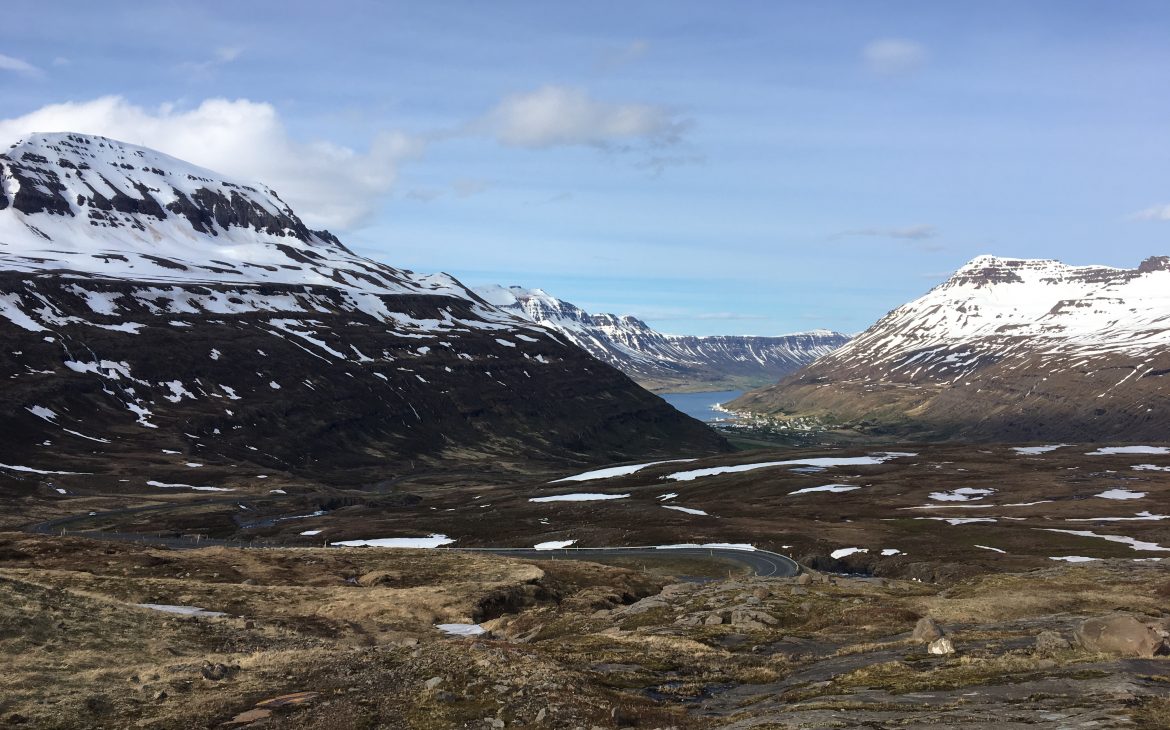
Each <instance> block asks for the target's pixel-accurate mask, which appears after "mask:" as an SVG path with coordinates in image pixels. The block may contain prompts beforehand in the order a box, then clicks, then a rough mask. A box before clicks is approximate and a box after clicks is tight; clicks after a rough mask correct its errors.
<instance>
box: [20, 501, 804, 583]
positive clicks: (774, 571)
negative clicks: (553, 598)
mask: <svg viewBox="0 0 1170 730" xmlns="http://www.w3.org/2000/svg"><path fill="white" fill-rule="evenodd" d="M295 496H296V495H288V496H285V497H283V498H274V499H272V500H271V501H281V499H293V498H295ZM237 500H238V497H219V498H211V499H202V500H196V501H193V502H187V503H184V504H161V505H149V506H144V507H128V508H124V509H117V510H110V511H107V512H97V513H86V514H80V515H70V516H68V517H59V518H56V519H52V520H47V521H45V522H39V523H36V524H33V525H28V526H26V527H25V528H24V531H25V532H31V533H34V534H40V535H56V534H60V535H71V536H74V537H86V538H90V539H92V540H106V541H113V542H136V543H144V544H149V545H158V546H160V547H166V548H171V549H178V550H184V549H194V548H204V547H211V546H213V545H226V546H232V547H258V548H259V547H264V548H274V547H289V548H296V547H304V546H303V545H295V546H294V545H289V546H282V545H277V544H272V543H255V542H251V543H249V542H244V541H237V540H218V539H214V538H211V539H208V538H196V537H193V536H176V535H170V536H161V535H151V534H148V533H146V534H144V533H136V532H118V531H114V530H111V531H105V530H84V529H76V526H78V525H81V524H84V523H86V522H89V521H100V520H103V519H105V520H108V519H110V518H113V517H122V516H131V515H140V514H142V513H144V512H156V511H165V510H171V509H183V508H189V507H192V506H206V505H212V504H219V503H225V504H226V503H232V502H235V501H237ZM442 549H443V550H451V551H455V552H481V553H492V554H494V555H504V556H508V557H514V558H525V559H528V560H552V559H561V560H592V559H594V558H595V557H601V556H607V557H611V556H612V557H636V558H642V559H646V560H667V559H670V558H677V557H690V558H718V559H721V560H724V561H728V562H732V563H737V564H739V565H743V566H746V567H747V568H748V569H749V570H751V571H752V573H753V574H755V575H757V576H760V577H762V578H785V577H791V576H795V575H798V574H799V573H800V565H799V564H797V562H796V561H795V560H793V559H792V558H789V557H787V556H785V555H781V554H779V553H774V552H771V551H768V550H759V549H757V550H740V549H736V548H729V547H719V546H709V547H702V546H695V547H656V546H653V545H644V546H634V547H595V548H559V549H555V550H537V549H535V548H508V547H501V548H478V547H474V548H442Z"/></svg>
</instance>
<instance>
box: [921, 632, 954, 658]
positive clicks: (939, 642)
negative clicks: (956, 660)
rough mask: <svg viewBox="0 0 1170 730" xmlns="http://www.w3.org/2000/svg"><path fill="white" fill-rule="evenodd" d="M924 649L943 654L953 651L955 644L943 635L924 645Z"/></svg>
mask: <svg viewBox="0 0 1170 730" xmlns="http://www.w3.org/2000/svg"><path fill="white" fill-rule="evenodd" d="M926 650H927V651H929V652H930V653H931V654H937V655H939V656H945V655H947V654H954V653H955V645H954V644H953V643H952V642H951V640H950V639H948V638H947V637H945V636H943V637H941V638H938V639H935V640H934V641H932V642H930V646H928V647H926Z"/></svg>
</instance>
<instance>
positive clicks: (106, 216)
mask: <svg viewBox="0 0 1170 730" xmlns="http://www.w3.org/2000/svg"><path fill="white" fill-rule="evenodd" d="M0 268H3V269H6V270H15V271H25V272H33V271H51V270H68V271H74V272H78V273H84V274H94V275H98V276H102V277H106V278H116V279H131V280H136V281H143V280H150V281H185V282H191V281H206V282H219V283H223V282H247V283H260V282H270V283H282V284H309V285H324V286H331V287H340V288H345V289H353V290H359V291H363V292H369V293H442V294H452V295H455V296H460V297H468V296H469V294H468V293H467V291H466V290H464V289H463V287H462V286H460V285H459V284H458V282H456V281H454V280H453V279H451V278H450V277H448V276H445V275H438V276H429V277H428V276H418V275H415V274H412V273H411V272H408V271H403V270H399V269H394V268H392V267H389V266H385V265H383V264H380V263H377V262H374V261H370V260H368V259H365V258H362V257H360V256H356V255H355V254H353V253H352V252H351V251H349V250H348V249H347V248H346V247H345V246H343V245H342V244H341V242H340V241H339V240H338V239H337V238H336V237H335V236H333V235H332V234H330V233H329V232H327V231H313V230H310V229H309V228H308V227H307V226H305V224H304V223H303V222H302V221H301V219H300V218H298V217H297V215H296V213H294V212H293V211H292V209H291V208H289V206H288V205H287V204H285V202H284V201H283V200H281V199H280V197H279V196H278V195H277V194H276V192H275V191H273V190H272V189H270V188H268V187H266V186H264V185H262V184H259V183H252V182H248V181H242V180H234V179H231V178H228V177H225V176H223V175H220V174H218V173H215V172H212V171H210V170H206V169H204V168H201V167H198V166H196V165H192V164H190V163H188V162H184V161H182V160H179V159H176V158H174V157H171V156H169V155H166V154H163V153H161V152H157V151H155V150H151V149H147V148H145V147H138V146H136V145H132V144H127V143H125V142H119V141H116V140H112V139H108V138H105V137H98V136H92V135H83V134H74V133H56V134H34V135H30V136H28V137H26V138H25V139H24V140H22V141H20V142H18V143H17V144H15V145H13V146H12V147H11V148H10V149H8V151H7V152H5V153H4V154H0Z"/></svg>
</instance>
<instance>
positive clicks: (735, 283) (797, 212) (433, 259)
mask: <svg viewBox="0 0 1170 730" xmlns="http://www.w3.org/2000/svg"><path fill="white" fill-rule="evenodd" d="M3 14H4V22H3V23H0V144H10V143H12V142H15V141H16V140H17V139H19V138H20V137H21V136H22V135H24V134H27V133H29V132H33V131H41V132H50V131H76V132H85V133H94V134H104V135H106V136H111V137H115V138H118V139H121V140H123V141H126V142H131V143H137V144H144V145H146V146H150V147H154V148H156V149H159V150H161V151H163V152H166V153H169V154H173V155H175V156H178V157H182V158H184V159H188V160H190V161H191V162H194V163H196V164H200V165H203V166H206V167H209V168H211V169H214V170H217V171H220V172H223V173H225V174H228V175H232V176H235V177H244V178H252V179H257V180H260V181H263V182H264V183H266V184H268V185H270V186H271V187H273V188H274V189H276V190H277V191H278V192H279V193H280V194H281V195H282V197H284V199H285V200H286V201H287V202H289V203H290V204H291V205H292V206H293V208H294V209H295V210H296V211H297V212H298V213H299V214H300V215H301V217H302V218H304V219H305V220H306V222H307V223H309V224H310V225H312V226H314V227H326V228H329V229H330V230H332V231H333V232H335V233H337V234H338V235H339V236H340V237H341V239H342V240H343V241H344V242H346V244H347V245H349V246H350V248H352V249H354V250H356V251H358V252H359V253H362V254H363V255H367V256H370V257H372V258H376V259H379V260H382V261H385V262H386V263H389V264H391V265H394V266H398V267H403V268H409V269H413V270H416V271H424V272H431V271H446V272H449V273H451V274H453V275H455V276H456V277H458V278H459V279H460V280H462V281H463V282H464V283H466V284H468V285H481V284H492V283H498V284H505V285H513V284H516V285H522V286H525V287H531V288H536V287H539V288H542V289H544V290H546V291H548V292H549V293H551V294H553V295H555V296H558V297H560V298H562V299H565V300H568V301H570V302H573V303H575V304H577V305H579V306H581V307H584V308H585V309H587V310H589V311H592V312H613V313H619V314H626V313H628V314H635V315H637V316H640V317H642V318H643V319H645V320H646V321H647V322H648V323H649V324H651V325H652V326H654V327H656V328H658V329H660V330H662V331H666V332H672V333H679V334H699V335H707V334H757V335H768V334H781V333H785V332H793V331H800V330H807V329H813V328H828V329H834V330H838V331H842V332H846V333H852V332H857V331H860V330H862V329H864V328H866V327H867V326H869V325H870V324H872V323H873V322H874V321H876V320H877V319H878V318H880V317H881V316H882V315H884V314H885V313H886V312H887V311H889V310H890V309H893V308H894V307H896V306H898V305H900V304H902V303H904V302H906V301H909V300H911V299H914V298H916V297H917V296H920V295H921V294H923V293H925V292H926V291H927V290H928V289H929V288H931V287H932V286H935V285H936V284H938V283H940V282H942V281H944V280H945V279H946V277H947V276H948V275H949V274H950V272H952V271H953V270H954V269H956V268H958V267H959V266H962V265H963V263H965V262H966V261H968V260H970V259H972V258H974V257H975V256H977V255H980V254H994V255H999V256H1004V257H1018V258H1055V259H1059V260H1062V261H1065V262H1067V263H1070V264H1105V265H1110V266H1119V267H1127V268H1129V267H1133V266H1136V265H1137V264H1138V263H1139V262H1140V261H1141V260H1142V259H1144V258H1146V257H1148V256H1151V255H1163V254H1170V246H1167V245H1166V241H1167V234H1168V233H1170V134H1168V133H1170V93H1168V92H1170V73H1168V70H1170V44H1168V43H1166V38H1167V37H1168V34H1170V4H1168V3H1164V2H1155V1H1149V2H1145V1H1143V0H1128V1H1127V2H1125V3H1116V2H1106V1H1104V0H1100V1H1087V0H1055V1H1052V2H1046V1H1044V0H1032V1H1030V2H1018V0H1012V1H1011V2H1003V1H1000V0H984V1H983V2H980V3H939V2H935V1H933V0H931V1H926V2H916V1H914V0H902V1H896V2H895V1H882V0H838V1H830V0H826V1H825V2H816V3H811V2H791V1H782V0H775V1H768V2H763V1H761V2H746V1H745V2H729V3H719V4H716V3H710V2H687V1H682V0H669V1H666V0H664V1H661V2H653V1H647V2H639V3H630V2H607V1H605V0H601V1H596V2H589V3H549V2H538V1H536V0H532V1H530V2H508V1H506V0H505V1H500V2H493V3H482V2H443V1H441V0H436V1H434V2H426V3H420V2H412V3H405V2H377V1H374V0H369V1H360V2H345V1H344V0H338V2H335V3H320V2H311V3H310V2H299V1H298V0H284V2H264V1H262V0H257V1H254V2H238V0H237V1H236V2H230V3H229V2H216V1H214V0H201V1H200V2H198V3H193V2H190V1H189V0H187V1H185V2H165V1H162V0H156V1H154V2H151V3H141V2H118V1H117V0H110V1H107V2H101V3H95V2H92V1H87V2H72V1H70V0H59V1H57V2H53V3H45V2H43V1H38V2H29V1H27V0H7V1H6V2H5V9H4V13H3Z"/></svg>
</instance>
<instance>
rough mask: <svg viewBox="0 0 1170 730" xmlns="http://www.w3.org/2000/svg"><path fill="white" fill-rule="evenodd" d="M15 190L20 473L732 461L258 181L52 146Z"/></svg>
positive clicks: (606, 377) (693, 430)
mask: <svg viewBox="0 0 1170 730" xmlns="http://www.w3.org/2000/svg"><path fill="white" fill-rule="evenodd" d="M0 191H2V192H0V208H3V210H0V345H2V348H3V354H0V374H2V376H3V377H4V379H5V381H4V382H5V383H6V385H5V386H4V388H3V390H0V403H2V407H3V415H2V416H0V439H2V441H3V444H4V446H3V450H2V452H0V479H4V480H5V481H9V480H15V481H22V480H23V482H24V483H26V484H27V483H32V482H36V481H38V480H41V481H43V480H45V479H47V478H48V479H51V478H52V477H51V476H50V477H46V475H51V474H52V473H54V472H63V471H69V472H92V473H94V474H95V477H94V478H95V479H109V480H112V479H114V478H115V477H116V476H120V477H123V479H125V478H127V477H130V482H131V484H134V485H142V484H143V479H142V475H141V474H137V475H131V474H129V473H126V474H122V473H120V470H121V469H122V468H123V465H125V464H128V463H130V461H129V460H130V457H131V456H133V455H142V454H154V455H155V457H154V458H155V459H156V460H159V459H162V460H170V461H173V460H174V458H179V459H180V460H189V461H190V463H191V464H193V465H194V466H191V467H190V474H191V476H190V477H189V483H190V484H193V485H198V484H199V483H200V482H199V481H198V476H197V475H198V473H199V472H198V468H199V465H200V464H202V463H204V462H207V463H209V464H210V463H214V464H220V465H236V466H238V468H239V469H240V470H243V471H247V472H248V473H258V472H257V470H260V471H269V470H283V471H285V472H286V473H288V474H292V475H299V476H301V477H303V478H313V479H320V480H325V481H332V482H337V483H365V482H372V481H377V480H379V479H382V478H385V477H386V476H387V475H388V474H393V473H395V472H400V471H401V470H403V469H405V468H409V467H410V466H411V465H413V466H414V467H415V468H416V469H439V468H447V467H449V466H451V465H458V464H472V463H480V464H484V465H489V466H492V467H494V468H502V469H507V468H508V467H509V465H514V464H518V463H523V462H527V461H531V460H535V461H536V462H546V463H562V464H563V463H566V462H612V461H619V460H626V459H632V458H641V457H644V456H659V455H665V456H673V455H679V454H683V455H691V454H700V453H712V452H718V451H720V450H723V449H724V448H726V447H725V444H724V442H723V441H722V440H721V439H720V438H719V437H718V436H717V435H716V434H714V433H713V432H712V431H710V430H709V429H707V428H706V427H705V426H703V425H702V424H700V423H698V422H697V421H694V420H692V419H689V418H687V417H685V416H682V415H681V414H679V413H678V412H677V411H675V410H674V409H672V408H670V407H669V406H668V405H666V403H665V402H663V401H662V400H661V399H659V398H657V397H656V396H653V395H651V394H650V393H647V392H646V391H644V390H642V389H641V388H639V387H638V386H637V385H635V384H634V383H633V382H632V381H631V380H629V379H628V378H627V377H625V376H624V375H622V374H621V373H620V372H618V371H617V370H614V369H613V368H611V367H608V366H606V365H604V364H602V363H599V362H597V361H596V360H594V359H593V358H591V357H589V356H587V355H586V354H584V353H583V352H581V351H580V350H579V349H578V348H576V347H574V346H572V345H570V344H568V343H566V342H564V341H563V340H562V339H561V338H560V337H559V336H557V335H556V334H555V333H552V332H549V331H548V330H546V329H544V328H541V327H537V326H536V325H533V324H532V323H530V322H528V321H526V320H522V319H518V318H515V317H513V316H511V315H508V314H506V313H503V312H500V311H499V310H496V309H494V308H492V307H489V306H485V305H484V304H483V303H482V302H481V301H480V300H479V299H477V298H476V297H475V296H474V295H472V294H471V293H470V292H469V291H468V290H467V289H465V288H464V287H463V286H462V285H461V284H459V282H457V281H455V280H454V279H452V278H450V277H448V276H445V275H436V276H428V275H419V274H414V273H412V272H409V271H404V270H400V269H394V268H392V267H389V266H386V265H383V264H380V263H377V262H374V261H371V260H369V259H364V258H362V257H359V256H356V255H355V254H353V253H352V252H350V251H349V250H347V249H346V248H345V247H344V246H343V245H342V244H341V243H340V241H338V240H337V239H336V238H335V237H333V236H331V235H330V234H328V233H326V232H317V231H311V230H309V229H308V228H306V227H305V226H304V224H303V223H301V221H300V219H299V218H297V216H296V215H295V214H294V213H293V211H292V210H290V209H289V208H288V206H287V205H285V204H284V203H283V202H282V201H280V199H279V198H278V197H277V196H276V194H275V193H273V192H272V191H270V190H267V189H266V188H263V187H262V186H256V185H251V184H248V183H243V182H237V181H231V180H226V179H223V178H222V177H220V176H217V175H215V174H214V173H211V172H209V171H206V170H202V169H200V168H196V167H193V166H190V165H187V164H185V163H182V162H181V161H178V160H175V159H173V158H169V157H167V156H165V155H162V154H159V153H157V152H153V151H151V150H145V149H142V148H137V147H133V146H131V145H126V144H122V143H119V142H115V141H112V140H107V139H103V138H100V137H87V136H82V135H73V134H53V135H37V136H34V137H31V138H29V139H26V140H25V141H23V142H22V143H20V144H18V145H16V146H14V147H13V148H12V149H11V150H9V152H8V153H7V154H5V155H0ZM170 453H173V454H176V455H177V456H174V457H160V456H158V455H160V454H170ZM172 466H174V465H172ZM179 468H180V469H182V468H184V467H183V466H181V465H180V466H179ZM168 473H170V472H168ZM160 478H161V477H160ZM156 486H157V485H156ZM143 488H147V489H150V488H152V487H149V486H144V487H143Z"/></svg>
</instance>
